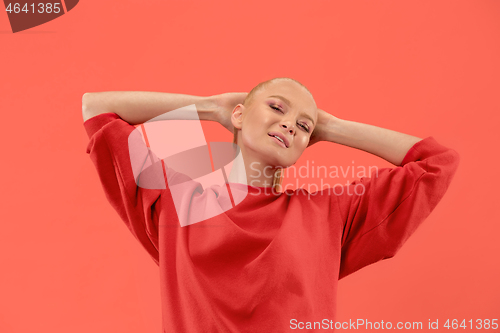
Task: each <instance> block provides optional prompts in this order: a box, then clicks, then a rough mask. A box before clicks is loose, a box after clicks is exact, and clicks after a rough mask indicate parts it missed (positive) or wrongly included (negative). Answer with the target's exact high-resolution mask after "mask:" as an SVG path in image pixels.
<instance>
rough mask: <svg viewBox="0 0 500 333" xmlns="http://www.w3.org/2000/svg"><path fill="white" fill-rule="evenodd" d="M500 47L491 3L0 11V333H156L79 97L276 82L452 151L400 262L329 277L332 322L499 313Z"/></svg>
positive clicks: (331, 152) (208, 91) (133, 4)
mask: <svg viewBox="0 0 500 333" xmlns="http://www.w3.org/2000/svg"><path fill="white" fill-rule="evenodd" d="M0 8H3V7H0ZM499 40H500V2H499V1H494V0H491V1H463V0H453V1H451V0H447V1H430V0H422V1H399V0H397V1H396V0H391V1H389V0H377V1H374V0H369V1H366V0H365V1H326V0H311V1H295V0H294V1H287V2H285V1H283V2H281V1H262V0H257V1H256V0H252V1H222V0H211V1H202V0H197V1H195V0H191V1H189V0H186V1H180V0H172V1H158V0H148V1H139V0H134V1H132V0H122V1H96V0H85V1H81V2H80V3H79V4H78V5H77V6H76V7H75V8H74V9H73V10H71V12H68V13H67V14H66V15H64V16H61V17H59V18H57V19H55V20H53V21H50V22H47V23H46V24H43V25H40V26H37V27H35V28H32V29H29V30H26V31H23V32H18V33H12V30H11V28H10V26H9V21H8V19H7V15H6V13H5V12H0V45H1V47H0V49H1V51H0V77H1V80H0V94H1V98H0V110H1V115H2V117H3V119H4V124H5V126H4V127H3V130H2V131H1V134H0V135H1V140H2V153H3V156H4V157H3V158H2V163H1V164H0V168H1V173H2V174H3V179H2V191H1V194H0V199H1V200H0V202H1V204H0V205H1V209H0V214H1V217H0V220H1V224H0V226H1V228H2V232H1V233H0V267H2V272H1V274H0V295H1V296H0V332H6V333H11V332H12V333H17V332H38V333H41V332H51V333H56V332H72V333H79V332H82V333H83V332H85V333H87V332H91V331H92V332H106V333H109V332H122V333H127V332H159V331H160V330H161V316H160V299H159V277H158V267H157V266H155V264H154V262H153V261H152V260H151V258H149V257H148V255H147V253H146V252H145V251H144V250H143V249H142V248H141V247H140V244H139V243H138V242H137V241H136V240H135V239H134V238H133V236H132V235H131V234H130V232H129V231H128V230H127V229H126V227H125V226H124V224H123V223H122V221H121V220H120V219H119V216H118V215H117V214H116V213H115V211H114V210H113V209H112V207H111V206H110V205H109V203H108V202H107V200H106V198H105V196H104V192H103V190H102V188H101V184H100V182H99V179H98V177H97V173H96V171H95V169H94V166H93V164H92V162H91V160H90V158H89V156H88V155H87V154H86V153H85V151H86V146H87V143H88V138H87V135H86V133H85V130H84V128H83V121H82V115H81V97H82V95H83V93H85V92H95V91H109V90H130V91H132V90H142V91H164V92H174V93H185V94H193V95H202V96H207V95H212V94H219V93H222V92H228V91H249V90H250V89H251V88H252V87H253V86H255V85H256V84H257V83H259V82H261V81H264V80H267V79H269V78H272V77H279V76H288V77H292V78H295V79H297V80H299V81H300V82H302V83H303V84H305V85H306V86H307V87H308V88H309V89H310V90H311V92H312V93H313V94H314V96H315V98H316V102H317V104H318V106H319V107H320V108H322V109H324V110H326V111H328V112H330V113H332V114H334V115H335V116H337V117H339V118H342V119H347V120H352V121H358V122H363V123H368V124H372V125H376V126H380V127H384V128H389V129H392V130H396V131H399V132H403V133H408V134H411V135H414V136H418V137H421V138H424V137H427V136H434V138H435V139H436V140H437V141H438V142H440V143H441V144H443V145H445V146H448V147H451V148H454V149H455V150H456V151H457V152H459V154H460V156H461V164H460V167H459V169H458V172H457V174H456V175H455V178H454V180H453V182H452V184H451V186H450V188H449V190H448V192H447V194H446V195H445V197H444V198H443V200H442V201H441V203H440V204H439V205H438V206H437V208H436V209H435V210H434V211H433V212H432V214H431V215H430V216H429V218H428V219H427V220H426V221H425V223H424V224H423V225H422V226H421V227H420V228H419V229H418V230H417V231H416V233H415V234H414V235H413V236H412V237H411V238H410V240H409V241H408V242H407V243H406V245H405V246H404V247H403V248H402V249H401V251H400V252H399V253H398V254H397V255H396V256H395V257H394V258H392V259H390V260H384V261H382V262H379V263H377V264H375V265H371V266H369V267H366V268H363V269H362V270H360V271H359V272H357V273H355V274H353V275H352V276H349V277H346V278H345V279H343V280H341V281H340V282H339V288H340V294H339V297H338V309H339V310H338V313H337V320H338V321H349V320H357V319H366V320H370V321H372V322H375V321H378V322H380V321H381V320H384V322H387V321H391V322H393V323H396V322H398V321H403V322H405V321H411V322H413V321H421V322H423V323H424V328H426V327H427V323H428V321H429V320H431V321H435V320H439V324H440V330H442V331H447V330H446V329H445V328H443V327H442V324H444V322H445V321H446V320H447V319H458V320H459V321H461V320H462V319H466V320H467V321H468V320H470V319H472V320H473V321H474V322H475V320H476V319H483V320H484V319H494V318H499V317H500V286H499V284H498V281H499V280H500V268H499V267H500V265H499V253H500V242H499V241H498V235H499V233H500V214H499V211H498V202H499V194H498V192H497V189H498V188H499V185H500V182H499V177H498V169H497V168H498V162H499V155H498V143H499V130H498V124H499V120H500V116H499V114H500V112H499V111H500V99H499V98H498V94H499V91H500V82H499V81H500V80H499V78H500V61H499V59H500V43H499ZM203 128H204V130H205V136H206V138H207V141H218V140H223V141H231V140H232V134H231V133H229V132H228V131H226V130H225V129H223V128H222V127H221V126H220V125H219V124H215V123H204V124H203ZM308 160H309V161H312V160H314V162H315V165H343V166H344V167H347V166H349V165H353V162H352V161H354V164H356V165H377V166H379V167H392V165H391V164H390V163H388V162H387V161H385V160H383V159H381V158H379V157H377V156H373V155H370V154H368V153H366V152H363V151H359V150H356V149H353V148H349V147H345V146H340V145H337V144H333V143H326V142H322V143H318V144H315V145H314V146H312V147H310V148H308V149H307V150H306V152H305V153H304V154H303V156H302V157H301V159H300V161H299V162H298V164H297V166H299V165H301V164H300V163H302V164H305V163H306V161H308ZM348 178H349V177H348ZM348 180H352V179H351V178H349V179H348ZM291 181H292V180H290V179H286V180H285V182H291ZM315 181H317V179H310V182H315ZM335 181H336V180H335ZM336 278H337V277H336V276H332V279H336ZM300 319H305V320H307V318H300ZM312 319H314V318H311V320H312ZM424 331H425V330H424ZM467 331H469V330H467Z"/></svg>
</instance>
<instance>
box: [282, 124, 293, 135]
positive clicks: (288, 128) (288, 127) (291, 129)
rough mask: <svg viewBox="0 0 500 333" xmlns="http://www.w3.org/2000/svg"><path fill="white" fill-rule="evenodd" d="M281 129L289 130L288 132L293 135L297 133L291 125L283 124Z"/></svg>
mask: <svg viewBox="0 0 500 333" xmlns="http://www.w3.org/2000/svg"><path fill="white" fill-rule="evenodd" d="M281 127H283V128H284V129H286V130H288V132H289V133H290V134H292V135H293V133H294V132H295V127H294V126H292V125H290V124H288V125H287V124H281Z"/></svg>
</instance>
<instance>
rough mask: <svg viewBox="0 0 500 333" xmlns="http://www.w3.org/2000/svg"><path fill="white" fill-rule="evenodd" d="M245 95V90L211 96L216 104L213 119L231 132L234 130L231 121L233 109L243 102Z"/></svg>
mask: <svg viewBox="0 0 500 333" xmlns="http://www.w3.org/2000/svg"><path fill="white" fill-rule="evenodd" d="M247 95H248V93H246V92H231V93H223V94H219V95H214V96H213V98H214V100H215V104H216V110H215V119H216V121H217V122H218V123H219V124H221V125H222V126H224V127H225V128H226V129H227V130H228V131H230V132H231V133H233V131H234V126H233V124H232V123H231V115H232V114H233V110H234V108H235V107H236V105H238V104H243V102H244V101H245V98H246V97H247Z"/></svg>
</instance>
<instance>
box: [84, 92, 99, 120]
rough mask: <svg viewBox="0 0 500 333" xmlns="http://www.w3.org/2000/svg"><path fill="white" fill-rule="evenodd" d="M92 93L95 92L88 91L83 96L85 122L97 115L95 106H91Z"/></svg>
mask: <svg viewBox="0 0 500 333" xmlns="http://www.w3.org/2000/svg"><path fill="white" fill-rule="evenodd" d="M92 95H93V93H88V92H87V93H84V94H83V96H82V117H83V121H84V122H85V121H87V120H88V119H90V118H92V117H94V116H96V115H97V113H96V112H95V110H94V109H95V108H93V107H92V106H91V99H92Z"/></svg>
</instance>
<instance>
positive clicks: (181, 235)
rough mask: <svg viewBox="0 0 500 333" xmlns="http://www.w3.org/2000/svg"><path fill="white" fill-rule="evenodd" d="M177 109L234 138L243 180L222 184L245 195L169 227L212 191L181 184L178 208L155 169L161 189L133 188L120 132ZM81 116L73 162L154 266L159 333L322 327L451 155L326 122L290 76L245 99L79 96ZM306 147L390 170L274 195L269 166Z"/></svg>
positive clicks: (442, 178) (446, 170)
mask: <svg viewBox="0 0 500 333" xmlns="http://www.w3.org/2000/svg"><path fill="white" fill-rule="evenodd" d="M191 104H195V106H196V110H197V112H198V115H199V118H200V119H202V120H211V121H217V122H219V123H220V124H222V125H223V126H224V127H225V128H227V129H228V130H231V131H234V142H235V143H237V144H238V146H239V148H240V150H241V156H242V157H243V159H242V160H243V162H242V163H240V164H236V167H233V169H237V168H238V167H240V168H243V169H244V171H245V175H246V176H245V179H241V177H240V176H239V175H241V174H240V173H234V172H233V169H232V170H231V175H230V176H229V184H231V185H233V186H235V187H238V186H236V185H238V184H239V186H240V188H241V187H244V188H245V190H246V191H248V194H251V195H247V196H246V197H245V198H244V199H243V200H242V201H241V202H239V203H238V204H237V205H233V206H231V208H230V209H227V210H225V211H223V212H221V213H220V214H218V215H214V216H211V217H210V218H207V219H206V220H204V221H201V222H198V223H195V224H188V225H182V224H180V220H181V219H180V216H181V215H182V214H184V213H182V212H181V213H179V210H176V209H178V208H179V207H180V206H183V207H184V208H185V209H187V210H189V214H191V213H193V214H194V211H196V210H197V209H199V207H207V206H209V207H213V206H217V205H219V204H220V205H221V206H222V204H223V200H224V199H223V196H222V195H220V193H221V192H219V189H218V188H216V187H210V188H205V189H203V188H201V187H200V186H196V185H195V186H192V187H190V190H187V191H186V192H187V193H185V196H184V197H182V198H180V199H179V198H178V197H176V196H175V195H174V193H173V190H172V189H171V188H172V187H173V183H174V182H175V180H176V179H180V178H179V177H181V178H182V176H179V172H176V171H174V170H172V169H170V168H169V167H168V166H166V167H165V169H164V170H165V173H166V174H167V176H168V177H167V179H168V181H167V183H168V184H166V187H165V188H164V189H145V188H142V187H140V186H137V184H136V179H134V173H133V170H132V168H131V160H130V154H129V149H128V145H127V142H128V141H127V140H128V138H129V136H130V134H131V133H132V132H133V131H134V129H135V128H134V126H132V125H137V124H142V123H144V122H146V121H148V120H150V119H152V118H154V117H157V116H159V115H161V114H164V113H166V112H169V111H171V110H174V109H178V108H181V107H184V106H186V105H191ZM83 117H84V121H85V123H84V125H85V129H86V131H87V133H88V136H89V138H90V142H89V145H88V147H87V153H89V154H90V157H91V159H92V161H93V162H94V164H95V166H96V168H97V171H98V174H99V176H100V180H101V182H102V184H103V187H104V190H105V192H106V195H107V198H108V200H109V201H110V203H111V204H112V206H113V207H114V208H115V209H116V210H117V212H118V214H119V215H120V217H121V218H122V220H123V221H124V222H125V223H126V225H127V226H128V228H129V229H130V230H131V231H132V233H133V234H134V236H135V237H136V238H137V239H138V240H139V241H140V242H141V244H142V245H143V246H144V248H145V249H146V250H147V251H148V253H149V254H150V255H151V257H152V258H153V259H154V260H155V262H156V263H157V264H158V265H159V267H160V279H161V298H162V315H163V327H164V331H165V332H282V331H289V330H290V329H295V328H300V327H302V328H310V329H320V328H321V329H327V328H328V329H332V328H334V327H335V311H336V294H337V281H338V280H339V279H340V278H343V277H345V276H347V275H348V274H351V273H353V272H355V271H357V270H359V269H360V268H362V267H364V266H367V265H369V264H372V263H374V262H377V261H379V260H382V259H386V258H390V257H392V256H394V255H395V253H396V252H397V251H398V250H399V248H400V247H401V245H402V244H403V243H404V242H405V241H406V240H407V239H408V237H409V236H410V235H411V234H412V233H413V232H414V231H415V229H416V228H417V227H418V226H419V225H420V224H421V223H422V222H423V221H424V220H425V218H427V216H429V214H430V213H431V211H432V210H433V209H434V207H435V206H436V205H437V203H438V202H439V201H440V200H441V198H442V197H443V195H444V194H445V192H446V190H447V188H448V186H449V184H450V182H451V180H452V178H453V176H454V174H455V172H456V170H457V167H458V164H459V155H458V153H457V152H456V151H454V150H452V149H449V148H446V147H444V146H442V145H440V144H439V143H438V142H437V141H436V140H435V139H434V138H433V137H427V138H424V139H421V138H418V137H414V136H411V135H407V134H403V133H398V132H395V131H391V130H388V129H383V128H380V127H375V126H371V125H367V124H362V123H357V122H352V121H348V120H343V119H339V118H336V117H334V116H332V115H330V114H329V113H327V112H325V111H323V110H321V109H319V108H317V106H316V103H315V101H314V98H313V96H312V94H311V93H310V92H309V91H308V90H307V88H305V87H304V86H303V85H302V84H300V83H299V82H297V81H295V80H293V79H290V78H275V79H272V80H268V81H266V82H263V83H260V84H259V85H258V86H256V87H255V88H254V89H252V90H251V91H250V93H249V94H248V95H247V94H246V93H227V94H221V95H216V96H211V97H198V96H191V95H182V94H169V93H152V92H102V93H87V94H85V95H84V96H83ZM319 141H329V142H335V143H339V144H342V145H347V146H350V147H353V148H357V149H361V150H364V151H366V152H369V153H372V154H375V155H377V156H379V157H381V158H384V159H385V160H387V161H389V162H391V163H392V164H394V165H395V167H394V168H385V169H381V170H379V172H378V175H377V177H374V178H361V179H360V180H357V181H355V182H353V183H351V184H349V185H346V186H344V187H343V188H342V189H341V190H342V191H340V190H339V191H329V189H328V191H327V190H322V191H319V192H317V193H315V195H314V196H311V195H310V193H307V192H306V191H301V190H286V191H284V192H280V191H279V183H280V181H279V179H280V172H281V170H282V168H286V167H290V166H291V165H293V164H294V163H295V162H296V161H297V159H298V158H299V157H300V155H301V154H302V153H303V151H304V150H305V149H306V147H308V146H310V145H312V144H314V143H316V142H319ZM269 171H272V172H269ZM356 186H362V187H363V191H362V192H360V191H355V188H356ZM272 188H274V191H267V190H270V189H272ZM270 193H272V195H269V194H270ZM226 199H227V198H226ZM192 200H195V201H192ZM196 200H198V201H196ZM193 202H195V203H196V205H192V203H193ZM203 204H204V206H203ZM186 207H187V208H186ZM189 214H188V215H189ZM300 323H302V324H300Z"/></svg>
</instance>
